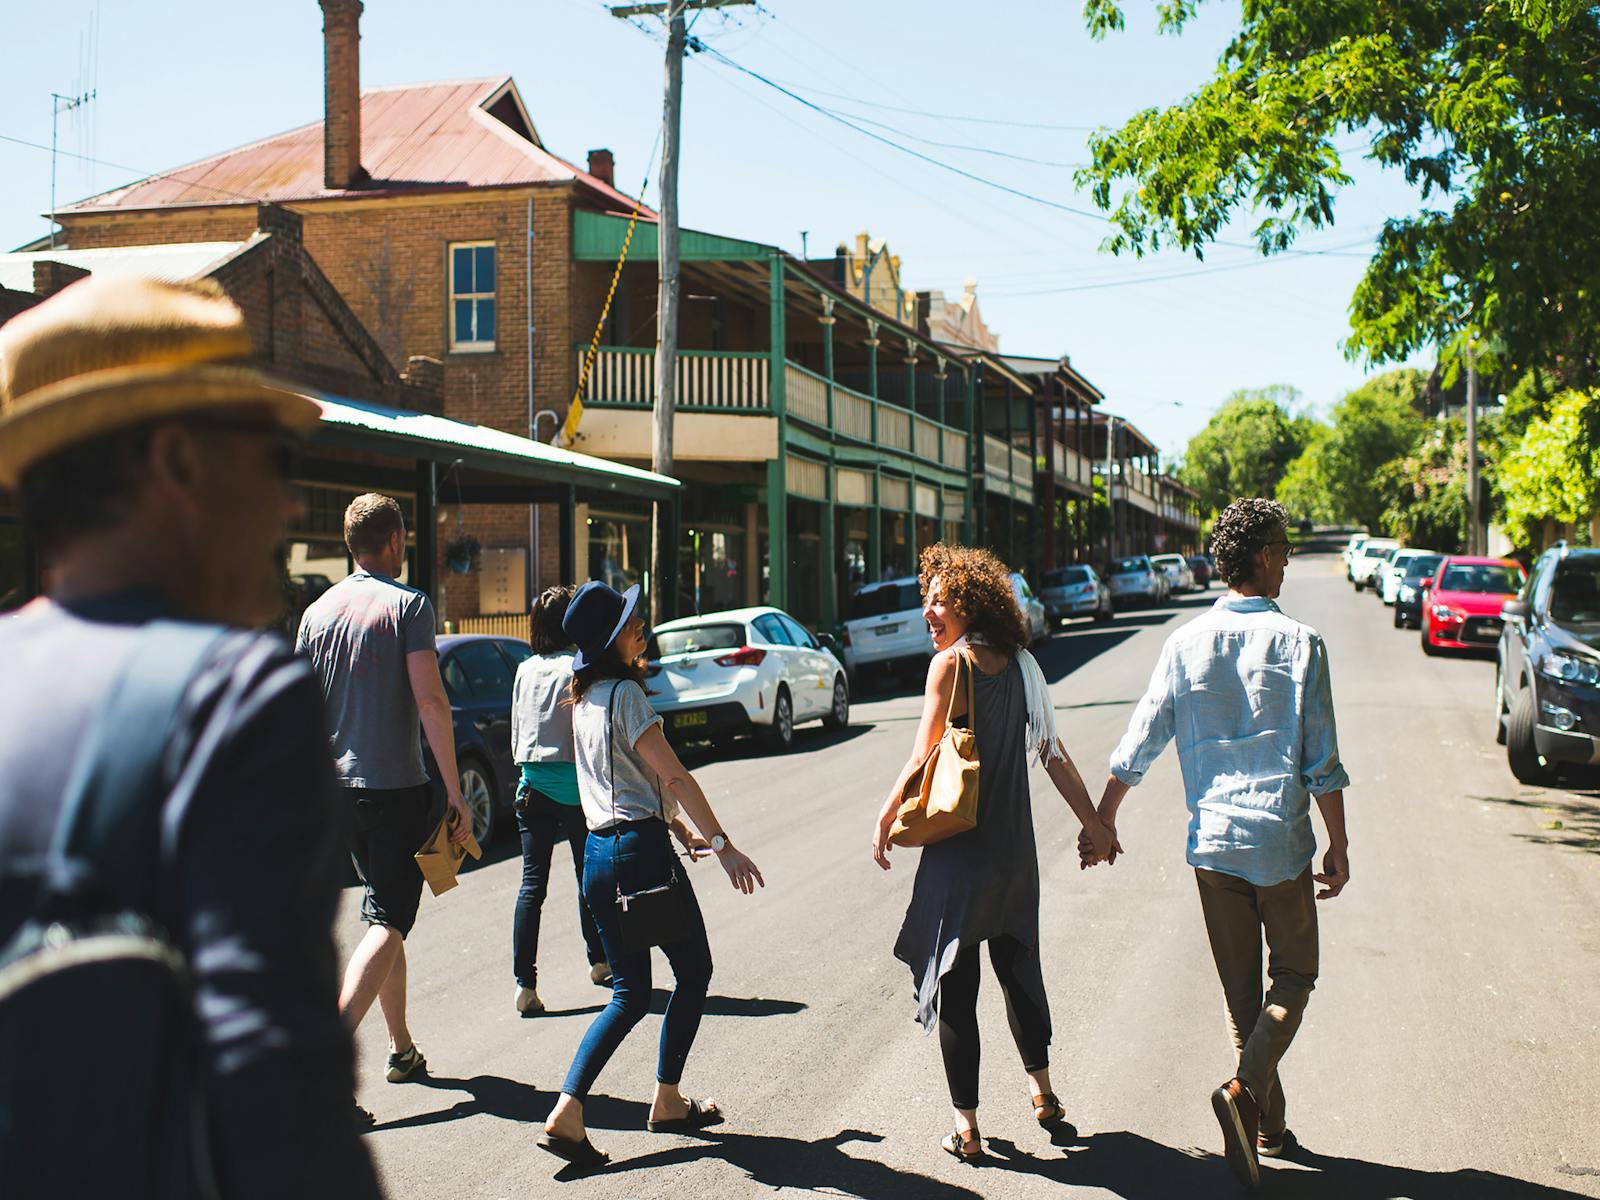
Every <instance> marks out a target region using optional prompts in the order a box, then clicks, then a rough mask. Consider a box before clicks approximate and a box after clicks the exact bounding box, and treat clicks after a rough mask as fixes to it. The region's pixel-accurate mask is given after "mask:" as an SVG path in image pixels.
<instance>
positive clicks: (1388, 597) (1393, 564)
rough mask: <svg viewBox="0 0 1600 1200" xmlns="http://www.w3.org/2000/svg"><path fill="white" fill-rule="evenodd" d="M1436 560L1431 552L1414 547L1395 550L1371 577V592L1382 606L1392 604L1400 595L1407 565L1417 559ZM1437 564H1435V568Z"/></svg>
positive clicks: (1435, 554) (1435, 556)
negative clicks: (1376, 595) (1380, 601)
mask: <svg viewBox="0 0 1600 1200" xmlns="http://www.w3.org/2000/svg"><path fill="white" fill-rule="evenodd" d="M1429 557H1433V558H1437V557H1438V554H1437V553H1436V552H1435V551H1433V550H1422V549H1419V548H1417V547H1415V546H1407V547H1406V548H1405V549H1404V550H1396V551H1395V554H1394V557H1393V558H1391V559H1390V560H1389V561H1388V562H1387V563H1385V564H1384V565H1383V566H1381V567H1379V568H1378V570H1377V572H1376V573H1375V574H1374V575H1373V588H1372V590H1373V591H1375V592H1377V593H1378V598H1379V599H1380V600H1382V601H1383V602H1384V604H1386V605H1388V604H1393V603H1394V602H1395V599H1396V598H1397V597H1398V596H1399V595H1400V581H1401V580H1402V579H1404V578H1405V577H1406V568H1407V566H1408V564H1410V563H1411V562H1413V561H1414V560H1416V559H1418V558H1429ZM1437 565H1438V564H1435V566H1437Z"/></svg>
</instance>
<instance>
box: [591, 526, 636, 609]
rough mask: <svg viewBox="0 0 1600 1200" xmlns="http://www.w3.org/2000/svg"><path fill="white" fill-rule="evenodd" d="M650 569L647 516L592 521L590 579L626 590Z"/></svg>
mask: <svg viewBox="0 0 1600 1200" xmlns="http://www.w3.org/2000/svg"><path fill="white" fill-rule="evenodd" d="M649 569H650V520H649V518H648V517H645V516H638V517H623V516H609V515H596V516H592V517H590V518H589V576H588V577H589V578H590V579H598V580H600V581H602V582H603V583H606V584H608V585H610V586H611V587H614V588H616V589H617V591H619V592H620V591H624V590H626V589H627V588H630V587H632V586H633V585H634V584H636V583H639V582H640V581H641V580H643V578H644V574H645V572H646V571H648V570H649Z"/></svg>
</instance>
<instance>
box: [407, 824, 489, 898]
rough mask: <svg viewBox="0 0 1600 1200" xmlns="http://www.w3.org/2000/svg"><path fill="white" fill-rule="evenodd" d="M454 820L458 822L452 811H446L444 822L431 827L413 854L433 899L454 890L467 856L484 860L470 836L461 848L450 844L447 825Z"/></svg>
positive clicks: (468, 835)
mask: <svg viewBox="0 0 1600 1200" xmlns="http://www.w3.org/2000/svg"><path fill="white" fill-rule="evenodd" d="M456 820H459V818H458V817H457V816H456V814H455V810H454V809H452V808H446V809H445V812H444V819H443V820H442V821H440V822H439V824H438V825H436V826H435V827H434V830H433V832H432V833H430V834H429V835H428V840H427V841H425V842H423V843H422V849H421V850H418V851H417V854H416V858H417V866H418V867H420V868H421V870H422V877H423V878H424V879H426V880H427V881H428V887H429V888H431V889H432V890H433V894H434V895H435V896H442V895H444V893H446V892H448V891H449V890H450V889H451V888H453V887H455V886H456V872H457V871H459V870H461V860H462V859H464V858H465V857H466V856H467V855H469V854H470V855H472V857H473V858H482V857H483V851H482V850H481V849H479V848H478V839H477V838H475V837H473V836H472V834H471V833H470V832H469V833H468V834H467V840H466V841H464V842H462V843H461V844H460V845H457V844H455V843H454V842H452V841H451V840H450V824H451V822H452V821H456Z"/></svg>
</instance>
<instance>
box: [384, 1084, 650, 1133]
mask: <svg viewBox="0 0 1600 1200" xmlns="http://www.w3.org/2000/svg"><path fill="white" fill-rule="evenodd" d="M415 1082H416V1085H417V1086H419V1087H426V1088H436V1089H438V1090H440V1091H456V1092H466V1093H467V1094H468V1096H469V1099H465V1100H458V1101H456V1103H454V1104H452V1105H451V1106H450V1107H449V1108H441V1109H436V1110H434V1111H433V1112H426V1113H416V1114H415V1115H413V1116H409V1117H400V1118H398V1119H396V1120H393V1121H383V1122H380V1123H379V1124H378V1125H376V1126H374V1127H373V1128H374V1130H375V1131H376V1130H390V1129H422V1128H425V1127H427V1126H429V1125H443V1124H445V1123H446V1122H449V1121H459V1120H462V1119H464V1118H466V1117H476V1116H489V1117H499V1118H500V1119H501V1120H505V1121H518V1122H521V1123H522V1124H524V1125H532V1124H537V1123H542V1122H543V1121H544V1119H545V1118H546V1117H548V1116H549V1115H550V1110H551V1109H552V1108H554V1107H555V1103H556V1097H557V1095H558V1093H556V1092H551V1091H545V1090H544V1089H542V1088H536V1087H534V1086H533V1085H532V1084H531V1083H522V1082H520V1081H518V1080H515V1079H507V1078H505V1076H503V1075H474V1076H473V1077H472V1078H471V1079H457V1078H453V1077H451V1076H447V1075H423V1076H421V1077H420V1078H419V1079H417V1080H416V1081H415ZM649 1116H650V1106H649V1105H648V1104H646V1103H644V1102H643V1101H640V1100H622V1099H619V1098H618V1097H616V1096H602V1095H598V1094H595V1093H590V1095H589V1098H588V1099H587V1100H585V1101H584V1102H583V1120H584V1123H585V1124H586V1125H588V1126H589V1127H590V1128H591V1129H643V1128H644V1123H645V1121H646V1120H647V1119H648V1118H649Z"/></svg>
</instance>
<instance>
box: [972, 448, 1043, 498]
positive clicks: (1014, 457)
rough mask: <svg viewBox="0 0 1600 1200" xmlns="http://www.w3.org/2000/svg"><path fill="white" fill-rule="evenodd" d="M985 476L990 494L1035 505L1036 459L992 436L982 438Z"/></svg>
mask: <svg viewBox="0 0 1600 1200" xmlns="http://www.w3.org/2000/svg"><path fill="white" fill-rule="evenodd" d="M983 474H984V482H985V485H986V486H987V487H988V489H989V491H991V492H993V493H995V494H997V495H1002V496H1010V497H1012V498H1013V499H1015V500H1022V501H1024V502H1026V503H1030V504H1031V503H1032V502H1033V458H1032V456H1031V455H1029V453H1028V452H1027V451H1026V450H1022V449H1019V448H1018V447H1016V446H1011V445H1008V444H1007V443H1006V442H1005V441H1003V440H1002V439H1000V438H997V437H995V436H994V435H993V434H992V433H986V434H984V435H983Z"/></svg>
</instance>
